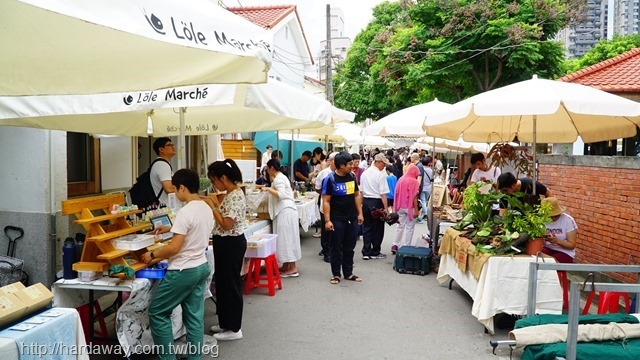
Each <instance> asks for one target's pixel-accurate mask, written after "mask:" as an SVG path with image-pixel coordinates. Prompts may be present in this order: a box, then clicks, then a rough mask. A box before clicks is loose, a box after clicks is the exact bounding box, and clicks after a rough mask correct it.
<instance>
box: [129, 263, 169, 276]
mask: <svg viewBox="0 0 640 360" xmlns="http://www.w3.org/2000/svg"><path fill="white" fill-rule="evenodd" d="M168 266H169V264H167V263H166V262H159V263H157V264H155V265H151V266H149V267H148V268H145V269H142V270H139V271H136V277H137V278H145V279H162V278H164V274H166V273H167V267H168Z"/></svg>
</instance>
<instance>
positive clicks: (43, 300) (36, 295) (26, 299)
mask: <svg viewBox="0 0 640 360" xmlns="http://www.w3.org/2000/svg"><path fill="white" fill-rule="evenodd" d="M13 295H16V296H17V297H18V299H20V301H22V304H24V305H26V307H27V308H26V311H25V314H31V313H32V312H34V311H37V310H40V309H42V308H45V307H47V306H48V305H49V304H50V303H51V300H53V294H52V293H51V291H49V289H47V287H46V286H44V285H42V284H41V283H37V284H34V285H31V286H29V287H27V288H25V289H22V290H18V291H17V292H16V293H15V294H13Z"/></svg>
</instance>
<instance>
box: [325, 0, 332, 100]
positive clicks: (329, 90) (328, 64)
mask: <svg viewBox="0 0 640 360" xmlns="http://www.w3.org/2000/svg"><path fill="white" fill-rule="evenodd" d="M325 53H326V60H325V61H326V71H327V76H326V77H325V80H324V81H325V92H326V93H327V101H329V102H330V103H331V104H333V71H332V66H331V60H332V56H331V5H329V4H327V48H326V49H325Z"/></svg>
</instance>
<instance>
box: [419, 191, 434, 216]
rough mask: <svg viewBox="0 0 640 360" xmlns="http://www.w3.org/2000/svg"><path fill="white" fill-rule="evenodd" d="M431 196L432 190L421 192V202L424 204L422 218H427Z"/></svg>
mask: <svg viewBox="0 0 640 360" xmlns="http://www.w3.org/2000/svg"><path fill="white" fill-rule="evenodd" d="M430 196H431V190H428V191H421V192H420V201H421V202H422V216H427V201H428V200H429V197H430Z"/></svg>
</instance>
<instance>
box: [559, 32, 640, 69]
mask: <svg viewBox="0 0 640 360" xmlns="http://www.w3.org/2000/svg"><path fill="white" fill-rule="evenodd" d="M637 47H640V35H638V34H633V35H626V36H619V35H616V36H614V37H613V39H611V40H609V39H603V40H600V41H599V42H598V43H597V44H596V46H594V47H593V48H592V49H591V50H589V51H587V52H586V53H585V54H584V55H582V57H580V58H578V59H570V60H566V61H565V62H564V65H563V68H564V73H565V74H571V73H574V72H576V71H578V70H581V69H584V68H586V67H589V66H591V65H594V64H597V63H599V62H602V61H605V60H607V59H611V58H612V57H616V56H618V55H620V54H622V53H624V52H626V51H629V50H631V49H635V48H637Z"/></svg>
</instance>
